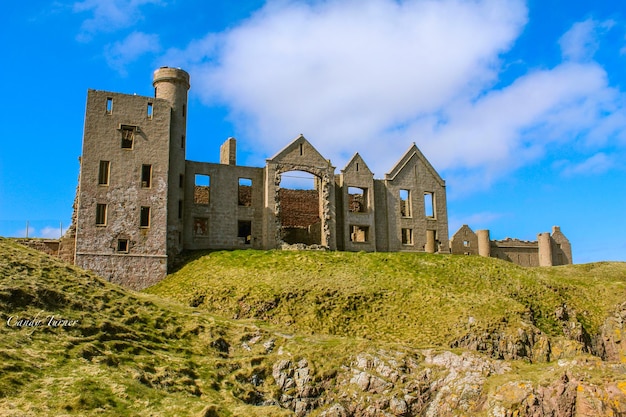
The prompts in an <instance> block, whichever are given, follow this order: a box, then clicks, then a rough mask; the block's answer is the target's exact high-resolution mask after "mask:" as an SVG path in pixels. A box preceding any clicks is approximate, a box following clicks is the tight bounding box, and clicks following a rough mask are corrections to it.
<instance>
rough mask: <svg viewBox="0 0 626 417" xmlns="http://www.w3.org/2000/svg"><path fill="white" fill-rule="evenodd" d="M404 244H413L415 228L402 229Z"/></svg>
mask: <svg viewBox="0 0 626 417" xmlns="http://www.w3.org/2000/svg"><path fill="white" fill-rule="evenodd" d="M402 244H403V245H412V244H413V229H402Z"/></svg>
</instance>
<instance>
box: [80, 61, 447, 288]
mask: <svg viewBox="0 0 626 417" xmlns="http://www.w3.org/2000/svg"><path fill="white" fill-rule="evenodd" d="M153 85H154V90H155V95H154V97H143V96H136V95H128V94H120V93H114V92H106V91H97V90H89V92H88V95H87V106H86V107H87V108H86V115H85V131H84V137H83V153H82V158H81V168H80V179H79V188H78V191H77V202H76V207H75V236H76V238H75V255H74V260H75V263H76V264H77V265H79V266H81V267H84V268H87V269H91V270H93V271H95V272H97V273H98V274H99V275H101V276H103V277H105V278H107V279H109V280H110V281H113V282H116V283H118V284H122V285H124V286H126V287H130V288H134V289H142V288H145V287H147V286H150V285H152V284H155V283H156V282H158V281H160V280H161V279H163V278H164V277H165V275H166V274H167V272H168V269H171V266H172V264H173V261H174V260H175V258H176V257H177V256H178V255H179V254H180V253H181V252H182V251H183V250H207V249H245V248H254V249H274V248H290V247H295V248H325V249H329V250H345V251H391V252H394V251H411V252H430V253H436V252H444V253H449V242H448V215H447V204H446V187H445V181H444V180H443V179H442V178H441V177H440V176H439V174H438V173H437V172H436V171H435V169H434V168H433V167H432V165H431V164H430V163H429V162H428V160H427V159H426V158H425V157H424V155H423V154H422V153H421V152H420V150H419V149H418V148H417V146H416V145H415V144H413V145H411V146H410V147H409V149H408V150H407V151H406V153H405V154H404V155H403V156H402V157H401V158H400V160H399V161H398V163H397V164H396V165H395V166H394V167H392V169H391V170H390V172H389V173H387V174H386V175H385V177H384V178H383V179H375V178H374V174H373V173H372V172H371V171H370V169H369V168H368V166H367V164H366V163H365V161H364V160H363V158H362V157H361V156H360V155H359V154H358V153H357V154H355V155H354V156H353V157H352V159H351V160H350V161H349V162H348V164H347V165H346V166H345V168H344V169H342V170H341V171H340V172H339V173H336V172H335V167H334V166H333V165H332V164H331V162H330V161H329V160H328V159H326V158H324V157H323V156H322V155H321V154H320V153H319V152H318V151H317V150H316V149H315V148H314V147H313V146H312V145H311V143H310V142H309V141H308V140H307V139H306V138H305V137H304V136H302V135H300V136H298V137H297V138H296V139H294V140H293V141H292V142H291V143H289V144H288V145H287V146H286V147H285V148H283V149H282V150H280V151H279V152H278V153H277V154H276V155H274V156H273V157H271V158H269V159H267V160H266V164H265V166H264V167H247V166H241V165H237V153H236V140H235V139H233V138H229V139H227V140H226V142H225V143H224V144H223V145H222V147H221V149H220V161H219V163H208V162H196V161H189V160H187V159H186V157H185V149H186V142H187V137H186V125H187V116H188V115H187V92H188V90H189V88H190V84H189V75H188V74H187V73H186V72H185V71H183V70H181V69H176V68H169V67H162V68H160V69H158V70H156V71H155V72H154V79H153ZM293 171H296V172H305V173H308V174H310V175H312V176H313V178H314V186H313V187H312V188H311V189H290V188H287V187H284V186H281V185H282V177H283V176H286V175H289V173H291V172H293Z"/></svg>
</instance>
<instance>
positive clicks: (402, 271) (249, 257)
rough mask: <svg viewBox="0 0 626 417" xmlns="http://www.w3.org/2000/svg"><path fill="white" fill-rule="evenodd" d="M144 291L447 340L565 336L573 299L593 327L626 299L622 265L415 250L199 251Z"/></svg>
mask: <svg viewBox="0 0 626 417" xmlns="http://www.w3.org/2000/svg"><path fill="white" fill-rule="evenodd" d="M148 292H150V293H153V294H158V295H160V296H165V297H169V298H172V299H175V300H177V301H180V302H182V303H185V304H188V305H193V306H201V307H202V308H205V309H207V310H208V311H211V312H214V313H217V314H221V315H223V316H226V317H238V318H254V319H260V320H263V321H266V322H268V323H272V324H274V325H279V326H281V327H284V328H286V329H291V330H292V331H293V332H299V333H306V334H330V335H342V336H357V337H363V338H368V339H372V340H376V339H384V340H388V341H394V342H399V343H403V344H410V345H412V346H419V347H427V346H450V345H451V344H452V343H453V342H454V341H457V340H459V339H461V338H462V337H463V336H465V335H467V334H468V333H469V332H473V333H477V332H479V331H493V330H495V329H503V328H510V329H514V328H516V327H518V326H519V325H520V323H522V322H526V323H528V322H530V323H532V324H534V325H535V326H537V327H538V328H539V329H540V330H541V331H543V332H544V333H546V334H547V335H550V336H560V335H562V331H563V330H562V327H563V326H562V323H561V322H559V321H558V319H557V317H556V315H555V311H556V309H557V308H559V307H562V306H563V305H567V306H568V308H570V309H573V310H575V311H576V316H577V317H576V318H577V319H578V321H579V322H580V323H582V325H583V327H584V328H585V330H586V331H587V332H588V333H589V334H595V333H596V332H597V330H598V327H599V326H600V325H601V324H602V322H603V321H604V319H605V318H606V316H607V314H608V312H610V311H612V310H613V308H614V307H615V305H617V304H618V303H619V302H622V301H624V300H625V299H626V264H625V263H595V264H588V265H571V266H565V267H555V268H522V267H518V266H516V265H514V264H511V263H508V262H503V261H499V260H496V259H491V258H481V257H467V256H442V255H430V254H422V253H420V254H410V253H348V252H292V251H229V252H226V251H224V252H212V253H208V254H205V255H204V256H200V255H196V258H195V259H192V260H191V261H190V262H188V263H187V264H186V265H185V266H184V267H182V268H181V269H180V270H179V271H177V272H176V273H174V274H172V275H170V276H168V277H167V278H166V279H165V280H164V281H162V282H160V283H159V284H157V285H155V286H154V287H152V288H150V289H148Z"/></svg>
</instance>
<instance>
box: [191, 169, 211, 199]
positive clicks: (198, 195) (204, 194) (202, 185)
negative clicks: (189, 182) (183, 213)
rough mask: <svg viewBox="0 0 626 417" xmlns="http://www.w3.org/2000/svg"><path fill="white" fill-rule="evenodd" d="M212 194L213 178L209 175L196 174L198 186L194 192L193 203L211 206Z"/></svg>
mask: <svg viewBox="0 0 626 417" xmlns="http://www.w3.org/2000/svg"><path fill="white" fill-rule="evenodd" d="M210 192H211V177H209V176H208V175H202V174H196V185H195V188H194V191H193V202H194V203H195V204H205V205H206V204H209V197H210Z"/></svg>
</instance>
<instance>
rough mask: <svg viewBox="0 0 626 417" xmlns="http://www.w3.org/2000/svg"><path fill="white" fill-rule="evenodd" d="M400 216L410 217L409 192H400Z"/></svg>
mask: <svg viewBox="0 0 626 417" xmlns="http://www.w3.org/2000/svg"><path fill="white" fill-rule="evenodd" d="M400 215H401V216H402V217H411V191H410V190H400Z"/></svg>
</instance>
